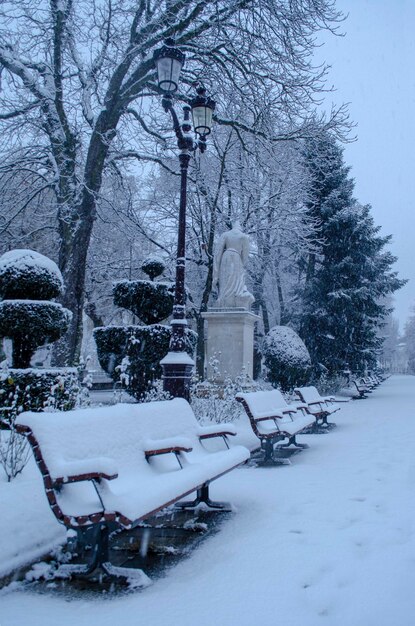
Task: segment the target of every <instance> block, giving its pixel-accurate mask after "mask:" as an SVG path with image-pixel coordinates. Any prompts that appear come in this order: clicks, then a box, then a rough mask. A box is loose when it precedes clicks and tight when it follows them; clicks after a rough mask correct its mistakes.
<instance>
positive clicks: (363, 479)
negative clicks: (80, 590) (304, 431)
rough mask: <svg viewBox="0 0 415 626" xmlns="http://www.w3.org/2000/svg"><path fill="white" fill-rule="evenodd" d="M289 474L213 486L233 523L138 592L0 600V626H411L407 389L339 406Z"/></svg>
mask: <svg viewBox="0 0 415 626" xmlns="http://www.w3.org/2000/svg"><path fill="white" fill-rule="evenodd" d="M335 417H336V419H335V421H336V422H337V424H338V428H337V429H336V430H334V431H332V432H331V433H329V434H327V435H320V436H318V435H310V436H307V439H306V440H307V441H308V442H309V443H310V449H309V450H306V451H305V452H303V453H302V454H300V455H297V456H296V457H294V458H293V461H292V465H291V466H290V467H280V468H267V469H265V468H242V469H239V470H237V471H235V472H232V473H231V474H229V475H228V476H226V477H224V478H222V479H221V480H220V481H218V482H217V484H215V485H214V486H213V487H212V495H213V496H214V497H215V498H220V499H230V500H232V502H233V503H234V504H235V505H236V507H237V509H238V512H237V514H236V515H235V516H234V517H233V518H232V519H231V520H230V521H229V522H228V523H225V524H224V525H223V526H222V530H221V531H220V532H219V533H218V534H217V535H215V536H213V537H212V538H210V539H208V540H207V541H206V542H204V543H203V544H202V545H201V546H200V547H199V548H198V549H197V550H196V551H195V552H193V553H192V555H191V557H190V558H189V559H187V560H185V561H182V562H181V563H180V564H179V565H178V566H176V567H175V568H174V569H172V570H171V571H170V572H168V574H167V575H166V577H165V578H163V579H161V580H159V581H157V582H155V583H154V584H153V585H152V586H151V587H149V588H148V589H146V590H144V591H143V592H137V593H135V594H131V595H128V596H124V597H118V598H115V599H113V600H109V599H106V600H105V601H104V600H102V599H99V598H94V599H92V600H91V599H89V598H85V599H82V600H79V599H74V600H72V601H71V602H68V601H67V600H65V599H63V598H60V597H56V596H53V595H48V596H46V595H37V594H35V593H32V592H29V591H24V592H22V591H19V590H17V591H15V592H9V593H2V594H1V596H0V607H1V608H0V624H1V626H21V625H23V624H24V625H25V626H26V625H27V624H30V625H31V626H48V625H52V624H53V625H55V624H56V623H59V624H60V626H74V625H76V626H86V625H87V624H88V625H90V624H91V623H99V624H100V626H109V625H111V626H113V624H117V626H127V625H128V626H130V625H131V626H132V625H134V626H135V625H140V626H141V625H146V626H147V625H148V626H161V625H163V626H165V625H166V624H175V623H177V624H180V625H181V626H193V625H196V624H197V626H211V625H212V624H214V623H216V624H220V626H233V625H235V626H248V625H249V626H252V624H255V623H261V624H262V625H263V626H274V625H277V624H284V626H314V625H324V624H326V625H329V626H375V625H376V626H413V624H414V623H415V617H414V614H415V592H414V587H415V535H414V516H415V455H414V450H415V419H414V418H415V378H414V377H409V376H407V377H404V376H401V377H393V378H391V379H389V380H388V381H386V382H385V383H384V384H383V385H382V386H381V387H380V388H379V389H377V390H376V391H375V392H374V393H373V394H371V396H370V398H369V399H367V400H363V401H360V402H351V403H349V404H345V405H342V409H341V411H340V412H339V413H336V416H335Z"/></svg>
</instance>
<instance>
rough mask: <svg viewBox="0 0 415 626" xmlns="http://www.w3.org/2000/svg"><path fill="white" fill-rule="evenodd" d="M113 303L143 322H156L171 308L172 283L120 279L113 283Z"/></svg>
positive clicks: (164, 317) (172, 299) (163, 317)
mask: <svg viewBox="0 0 415 626" xmlns="http://www.w3.org/2000/svg"><path fill="white" fill-rule="evenodd" d="M113 295H114V304H115V305H117V306H120V307H122V308H123V309H128V310H129V311H131V312H132V313H134V315H137V317H139V318H140V320H141V321H142V322H143V323H144V324H157V322H160V321H161V320H164V319H166V318H167V317H168V316H169V315H170V314H171V312H172V310H173V301H174V285H173V283H164V282H163V283H153V282H151V281H149V280H122V281H119V282H118V283H116V284H115V285H114V289H113Z"/></svg>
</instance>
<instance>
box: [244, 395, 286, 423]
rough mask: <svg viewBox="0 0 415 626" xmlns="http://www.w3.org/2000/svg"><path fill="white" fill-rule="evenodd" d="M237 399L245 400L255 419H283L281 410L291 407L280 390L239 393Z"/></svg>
mask: <svg viewBox="0 0 415 626" xmlns="http://www.w3.org/2000/svg"><path fill="white" fill-rule="evenodd" d="M236 398H237V399H238V398H241V399H243V400H245V402H246V404H247V405H248V407H249V410H250V412H251V413H252V417H253V418H254V419H258V418H261V417H267V416H272V415H278V416H280V417H282V415H280V413H281V409H285V408H286V407H288V406H289V405H288V404H287V402H286V400H285V398H284V396H283V395H282V393H281V392H280V391H278V389H273V390H271V391H253V392H250V393H238V395H237V396H236ZM279 410H280V411H279Z"/></svg>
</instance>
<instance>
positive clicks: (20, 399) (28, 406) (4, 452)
mask: <svg viewBox="0 0 415 626" xmlns="http://www.w3.org/2000/svg"><path fill="white" fill-rule="evenodd" d="M78 393H79V384H78V371H77V370H76V369H75V368H72V369H69V368H68V369H65V370H58V369H55V370H34V369H30V370H29V369H23V370H17V369H10V370H8V371H4V372H1V373H0V397H1V400H0V403H1V409H0V418H2V419H3V420H5V422H6V423H7V424H8V428H7V430H6V429H4V428H1V425H0V466H1V467H2V468H3V470H4V472H5V474H6V477H7V480H8V481H11V480H12V479H13V478H15V477H16V476H17V475H18V474H20V473H21V472H22V471H23V469H24V467H25V466H26V464H27V462H28V460H29V458H30V446H29V442H28V441H27V439H26V437H24V436H22V435H19V433H17V432H16V429H15V426H14V424H15V419H16V416H17V415H18V414H19V413H21V412H22V411H27V410H31V411H42V410H48V409H49V410H61V411H65V410H69V409H73V408H74V407H75V404H76V401H77V397H78Z"/></svg>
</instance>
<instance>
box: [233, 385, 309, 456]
mask: <svg viewBox="0 0 415 626" xmlns="http://www.w3.org/2000/svg"><path fill="white" fill-rule="evenodd" d="M236 400H238V402H240V403H241V404H242V406H243V407H244V409H245V412H246V414H247V415H248V417H249V420H250V423H251V427H252V430H253V431H254V433H255V435H256V436H257V437H258V439H259V440H260V442H261V448H262V450H263V453H264V456H263V459H262V461H261V463H262V464H265V465H274V464H275V465H276V464H281V463H284V462H285V463H286V462H287V461H286V460H282V459H280V458H278V457H276V456H275V451H276V450H278V449H280V450H281V449H286V448H289V447H291V446H292V447H293V448H294V449H295V448H297V449H298V450H299V449H302V448H308V445H307V444H305V443H298V442H297V440H296V436H297V435H298V434H299V433H301V432H303V431H304V430H305V429H307V428H309V427H310V426H312V425H313V424H314V421H315V417H314V415H310V414H307V413H306V414H304V412H303V411H304V410H305V409H306V407H307V405H305V404H297V405H292V404H288V403H287V402H286V400H285V399H284V396H283V395H282V393H281V392H280V391H278V390H277V389H273V390H271V391H254V392H249V393H239V394H238V395H237V396H236ZM284 439H288V442H287V443H284V444H282V443H279V442H281V441H283V440H284ZM276 444H279V445H278V446H276Z"/></svg>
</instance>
